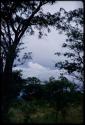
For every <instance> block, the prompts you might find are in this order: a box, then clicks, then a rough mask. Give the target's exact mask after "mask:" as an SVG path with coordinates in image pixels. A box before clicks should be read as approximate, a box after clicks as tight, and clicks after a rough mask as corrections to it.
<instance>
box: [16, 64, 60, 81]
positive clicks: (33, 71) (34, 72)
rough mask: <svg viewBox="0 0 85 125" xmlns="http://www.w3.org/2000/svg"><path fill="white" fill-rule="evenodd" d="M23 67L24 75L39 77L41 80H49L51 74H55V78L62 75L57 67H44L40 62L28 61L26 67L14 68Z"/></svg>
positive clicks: (25, 76)
mask: <svg viewBox="0 0 85 125" xmlns="http://www.w3.org/2000/svg"><path fill="white" fill-rule="evenodd" d="M16 69H17V70H19V69H21V70H22V71H23V72H22V73H23V77H24V78H27V77H32V76H35V77H38V78H39V79H40V80H42V81H43V80H48V79H49V77H50V76H54V77H55V78H58V77H59V75H60V71H58V70H57V69H50V68H47V67H44V66H42V65H40V64H38V63H33V62H28V66H27V67H26V68H25V67H16V68H14V70H16Z"/></svg>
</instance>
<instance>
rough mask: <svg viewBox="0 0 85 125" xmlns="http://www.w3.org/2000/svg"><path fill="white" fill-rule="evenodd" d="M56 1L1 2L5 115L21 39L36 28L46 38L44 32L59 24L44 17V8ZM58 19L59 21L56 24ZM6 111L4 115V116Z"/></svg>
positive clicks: (1, 58)
mask: <svg viewBox="0 0 85 125" xmlns="http://www.w3.org/2000/svg"><path fill="white" fill-rule="evenodd" d="M54 2H55V0H50V1H49V0H35V1H34V0H31V1H10V0H6V1H4V0H3V1H1V31H0V32H1V43H0V49H1V51H0V63H1V66H2V67H1V69H0V72H2V74H3V84H2V86H1V88H2V97H3V98H2V105H3V106H4V109H5V111H6V107H7V102H8V98H9V95H10V94H11V93H10V90H9V88H8V87H9V86H8V84H9V83H11V80H10V78H11V77H12V67H13V64H14V60H15V59H16V57H17V56H18V52H19V51H20V49H19V46H20V45H21V44H22V43H21V40H22V37H23V36H24V35H25V33H26V32H28V33H29V34H31V35H32V34H33V33H34V30H33V28H37V29H38V30H39V37H41V36H42V35H43V33H42V30H41V29H43V28H47V29H48V31H49V26H54V25H55V22H56V21H59V18H58V15H57V14H56V15H55V14H53V15H51V14H50V13H47V14H44V13H43V10H42V8H41V7H42V6H43V5H45V4H48V3H50V4H53V3H54ZM56 19H57V20H56ZM4 109H3V112H4Z"/></svg>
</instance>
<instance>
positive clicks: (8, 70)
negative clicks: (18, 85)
mask: <svg viewBox="0 0 85 125" xmlns="http://www.w3.org/2000/svg"><path fill="white" fill-rule="evenodd" d="M11 55H12V54H11ZM13 62H14V58H13V56H8V57H7V60H6V65H5V68H4V72H3V76H2V86H1V89H2V90H1V92H2V105H1V109H2V122H7V112H8V109H9V104H10V101H11V98H10V96H11V93H10V85H11V78H12V66H13Z"/></svg>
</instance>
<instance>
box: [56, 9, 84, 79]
mask: <svg viewBox="0 0 85 125" xmlns="http://www.w3.org/2000/svg"><path fill="white" fill-rule="evenodd" d="M62 18H63V19H64V20H63V22H65V23H66V25H67V26H66V25H64V26H61V28H60V29H61V30H62V31H64V32H65V34H66V36H67V39H66V42H65V43H63V46H62V47H64V48H68V49H69V50H68V51H67V52H65V53H61V52H56V53H55V55H58V56H61V55H63V56H64V57H66V60H64V61H61V62H57V63H56V64H55V66H56V67H58V68H60V69H65V70H66V71H67V72H68V73H69V74H71V75H73V76H75V77H76V78H77V79H79V80H81V81H83V80H84V78H83V77H84V43H83V24H84V16H83V8H79V9H75V10H73V11H69V12H66V11H65V10H64V15H63V16H62ZM63 22H61V23H63Z"/></svg>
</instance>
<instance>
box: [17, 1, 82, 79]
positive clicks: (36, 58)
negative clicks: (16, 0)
mask: <svg viewBox="0 0 85 125" xmlns="http://www.w3.org/2000/svg"><path fill="white" fill-rule="evenodd" d="M81 7H83V3H82V2H81V1H73V2H72V1H58V2H56V3H55V4H54V5H49V4H48V5H45V6H44V7H43V10H44V12H50V13H52V14H53V13H55V12H57V11H59V9H60V8H65V10H66V11H69V10H74V9H77V8H81ZM65 40H66V36H65V35H64V33H63V34H59V33H58V31H56V30H55V29H53V28H51V32H50V33H49V34H48V35H47V36H43V37H42V39H39V38H38V32H37V31H36V32H35V34H34V35H33V36H30V35H29V34H26V35H25V37H24V38H23V39H22V41H24V45H23V46H24V47H26V48H25V49H24V50H23V51H22V52H21V53H20V56H21V55H22V54H23V53H24V52H32V60H29V61H26V62H25V64H24V65H22V66H18V67H16V68H15V69H21V70H22V71H23V77H25V78H27V77H28V76H35V77H38V78H40V80H48V79H49V77H50V76H54V77H55V78H58V77H59V74H60V73H62V72H63V71H59V70H58V69H56V68H55V63H56V62H57V61H59V60H63V58H60V57H57V56H55V55H54V53H55V52H57V51H60V52H61V51H64V50H63V49H62V43H63V42H65Z"/></svg>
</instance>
